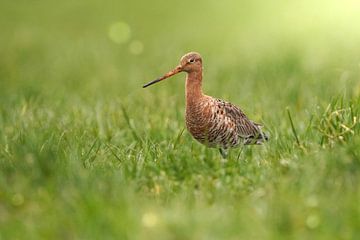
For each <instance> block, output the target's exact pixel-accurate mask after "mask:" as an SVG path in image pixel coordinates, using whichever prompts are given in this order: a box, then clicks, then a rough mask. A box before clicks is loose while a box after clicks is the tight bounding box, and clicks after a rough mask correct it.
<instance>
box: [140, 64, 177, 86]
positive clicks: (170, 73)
mask: <svg viewBox="0 0 360 240" xmlns="http://www.w3.org/2000/svg"><path fill="white" fill-rule="evenodd" d="M182 70H183V69H182V67H181V66H180V65H179V66H177V67H176V68H174V69H173V70H171V71H170V72H168V73H167V74H165V75H164V76H162V77H160V78H158V79H155V80H154V81H151V82H149V83H147V84H145V85H144V86H143V88H146V87H148V86H150V85H153V84H154V83H157V82H160V81H162V80H164V79H166V78H169V77H171V76H173V75H175V74H177V73H179V72H181V71H182Z"/></svg>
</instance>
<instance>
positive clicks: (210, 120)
mask: <svg viewBox="0 0 360 240" xmlns="http://www.w3.org/2000/svg"><path fill="white" fill-rule="evenodd" d="M179 72H186V73H187V77H186V92H185V94H186V127H187V129H188V131H189V132H190V133H191V135H192V136H193V137H194V138H195V139H196V140H197V141H199V142H200V143H202V144H204V145H206V146H208V147H214V148H219V149H220V153H221V154H222V156H223V157H226V152H225V150H226V149H228V148H234V147H237V146H239V145H248V144H261V143H263V142H264V141H266V140H268V137H267V136H266V134H265V133H263V132H262V130H261V125H260V124H257V123H255V122H253V121H251V120H249V119H248V118H247V116H246V115H245V114H244V113H243V112H242V111H241V110H240V109H239V108H238V107H236V106H235V105H233V104H231V103H228V102H225V101H223V100H220V99H216V98H213V97H211V96H207V95H205V94H203V92H202V88H201V84H202V59H201V56H200V54H198V53H196V52H191V53H188V54H186V55H184V56H183V57H182V58H181V60H180V65H179V66H177V67H176V68H175V69H174V70H172V71H170V72H168V73H167V74H165V75H164V76H163V77H161V78H158V79H156V80H154V81H152V82H149V83H148V84H145V85H144V86H143V87H144V88H145V87H147V86H150V85H152V84H154V83H157V82H159V81H162V80H164V79H166V78H168V77H171V76H173V75H175V74H177V73H179Z"/></svg>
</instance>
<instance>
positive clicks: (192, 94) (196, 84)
mask: <svg viewBox="0 0 360 240" xmlns="http://www.w3.org/2000/svg"><path fill="white" fill-rule="evenodd" d="M201 84H202V69H199V70H198V71H192V72H189V73H188V74H187V77H186V85H185V89H186V90H185V91H186V92H185V95H186V104H187V105H189V104H194V103H196V102H197V101H198V100H199V99H201V98H202V97H203V92H202V89H201Z"/></svg>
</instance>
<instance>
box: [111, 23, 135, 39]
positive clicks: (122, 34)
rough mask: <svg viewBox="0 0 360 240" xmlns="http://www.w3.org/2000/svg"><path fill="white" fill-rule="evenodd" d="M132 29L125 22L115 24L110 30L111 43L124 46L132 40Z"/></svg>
mask: <svg viewBox="0 0 360 240" xmlns="http://www.w3.org/2000/svg"><path fill="white" fill-rule="evenodd" d="M130 34H131V29H130V26H129V25H128V24H127V23H125V22H116V23H113V24H112V25H111V26H110V28H109V38H110V39H111V41H113V42H115V43H118V44H122V43H126V42H127V41H128V40H129V39H130Z"/></svg>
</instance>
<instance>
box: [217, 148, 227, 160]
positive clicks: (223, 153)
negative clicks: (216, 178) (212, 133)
mask: <svg viewBox="0 0 360 240" xmlns="http://www.w3.org/2000/svg"><path fill="white" fill-rule="evenodd" d="M219 152H220V154H221V156H222V157H223V159H226V158H227V155H228V153H227V151H226V150H225V149H223V148H219Z"/></svg>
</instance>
